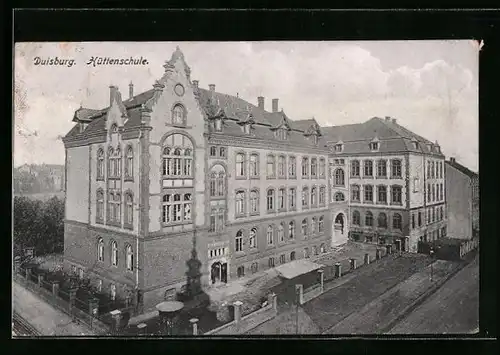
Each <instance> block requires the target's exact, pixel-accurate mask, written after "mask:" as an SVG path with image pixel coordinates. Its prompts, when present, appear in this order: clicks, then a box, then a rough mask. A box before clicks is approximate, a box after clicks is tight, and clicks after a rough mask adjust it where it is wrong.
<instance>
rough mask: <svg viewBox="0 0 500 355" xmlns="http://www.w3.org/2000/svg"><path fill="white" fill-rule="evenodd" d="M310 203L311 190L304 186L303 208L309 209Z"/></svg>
mask: <svg viewBox="0 0 500 355" xmlns="http://www.w3.org/2000/svg"><path fill="white" fill-rule="evenodd" d="M308 202H309V188H308V187H307V186H304V187H303V188H302V207H307V205H308Z"/></svg>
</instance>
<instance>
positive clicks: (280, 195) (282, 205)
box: [278, 188, 285, 210]
mask: <svg viewBox="0 0 500 355" xmlns="http://www.w3.org/2000/svg"><path fill="white" fill-rule="evenodd" d="M284 209H285V188H280V189H279V190H278V210H284Z"/></svg>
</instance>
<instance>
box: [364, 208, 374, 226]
mask: <svg viewBox="0 0 500 355" xmlns="http://www.w3.org/2000/svg"><path fill="white" fill-rule="evenodd" d="M365 225H366V226H368V227H373V213H371V212H370V211H367V212H366V215H365Z"/></svg>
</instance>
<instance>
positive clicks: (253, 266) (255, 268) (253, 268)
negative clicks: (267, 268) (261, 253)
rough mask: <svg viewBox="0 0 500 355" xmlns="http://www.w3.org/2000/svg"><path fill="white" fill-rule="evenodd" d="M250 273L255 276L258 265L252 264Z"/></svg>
mask: <svg viewBox="0 0 500 355" xmlns="http://www.w3.org/2000/svg"><path fill="white" fill-rule="evenodd" d="M251 268H252V273H253V274H255V273H256V272H257V271H258V270H259V264H257V263H252V266H251Z"/></svg>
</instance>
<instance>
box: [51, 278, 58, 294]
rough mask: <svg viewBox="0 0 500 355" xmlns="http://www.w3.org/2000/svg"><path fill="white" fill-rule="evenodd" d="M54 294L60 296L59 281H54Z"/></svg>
mask: <svg viewBox="0 0 500 355" xmlns="http://www.w3.org/2000/svg"><path fill="white" fill-rule="evenodd" d="M52 295H53V296H54V297H57V296H59V281H52Z"/></svg>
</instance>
